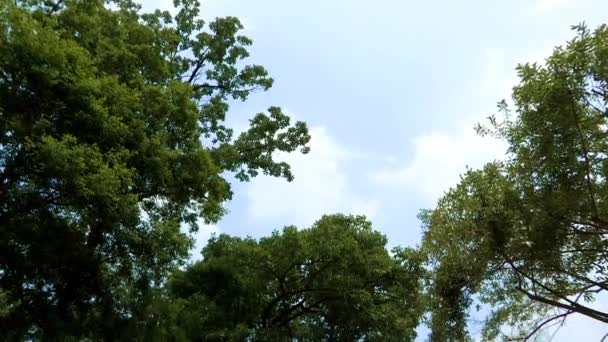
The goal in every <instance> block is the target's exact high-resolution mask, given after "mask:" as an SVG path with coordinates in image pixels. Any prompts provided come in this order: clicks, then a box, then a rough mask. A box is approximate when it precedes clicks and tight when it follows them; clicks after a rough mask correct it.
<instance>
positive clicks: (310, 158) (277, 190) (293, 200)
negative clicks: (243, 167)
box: [247, 126, 377, 227]
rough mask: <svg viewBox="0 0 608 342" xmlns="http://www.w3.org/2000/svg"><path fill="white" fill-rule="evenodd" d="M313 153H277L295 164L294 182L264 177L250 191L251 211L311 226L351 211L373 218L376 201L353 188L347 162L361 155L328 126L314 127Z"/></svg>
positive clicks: (258, 216) (255, 215)
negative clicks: (330, 130) (333, 133)
mask: <svg viewBox="0 0 608 342" xmlns="http://www.w3.org/2000/svg"><path fill="white" fill-rule="evenodd" d="M310 134H311V137H312V139H311V143H310V147H311V152H310V153H309V154H307V155H301V154H299V153H291V154H284V153H281V154H277V158H278V159H280V160H285V161H286V162H287V163H289V164H290V165H291V167H292V171H293V173H294V176H295V180H294V181H293V182H291V183H289V182H287V181H283V180H279V179H276V178H272V177H267V176H261V177H257V178H256V179H254V180H253V181H252V183H251V184H250V185H249V188H248V190H247V197H248V199H249V213H250V215H251V217H252V218H254V219H257V220H272V221H277V222H280V223H281V224H295V225H297V226H299V227H306V226H309V225H311V224H312V223H313V222H314V221H316V220H317V219H319V218H320V217H321V216H322V215H323V214H331V213H337V212H342V213H349V214H364V215H367V216H368V217H373V215H374V214H375V213H376V211H377V202H375V201H374V200H370V199H369V198H365V197H363V196H360V195H358V194H356V193H354V192H353V191H352V187H353V184H352V182H351V180H350V179H349V177H348V175H347V173H346V172H345V170H346V165H345V164H346V163H347V162H348V161H350V160H353V159H354V158H358V157H360V154H359V153H357V152H356V151H351V150H348V149H346V148H344V147H343V146H341V145H340V144H339V143H338V142H336V141H335V140H334V139H333V138H332V137H331V136H330V135H329V134H328V132H327V130H326V129H325V127H319V126H317V127H311V129H310Z"/></svg>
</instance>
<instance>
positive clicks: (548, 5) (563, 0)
mask: <svg viewBox="0 0 608 342" xmlns="http://www.w3.org/2000/svg"><path fill="white" fill-rule="evenodd" d="M571 2H572V1H571V0H538V1H536V3H535V8H536V10H537V11H538V12H541V13H547V12H551V11H556V10H560V9H564V8H566V7H568V5H569V4H570V3H571Z"/></svg>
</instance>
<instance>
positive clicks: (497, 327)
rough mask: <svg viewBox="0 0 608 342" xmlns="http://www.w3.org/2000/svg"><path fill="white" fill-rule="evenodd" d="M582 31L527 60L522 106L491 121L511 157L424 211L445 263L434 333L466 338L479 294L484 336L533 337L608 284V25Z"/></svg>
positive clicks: (438, 272)
mask: <svg viewBox="0 0 608 342" xmlns="http://www.w3.org/2000/svg"><path fill="white" fill-rule="evenodd" d="M575 29H576V31H577V32H578V35H577V36H576V37H575V38H574V39H573V40H571V41H570V42H568V43H567V44H566V46H564V47H559V48H556V49H555V50H554V52H553V54H552V55H551V56H550V57H549V58H548V59H547V60H546V62H545V63H544V64H542V65H539V64H525V65H521V66H519V67H518V72H519V77H520V78H521V83H520V84H519V85H518V86H516V87H515V88H514V90H513V106H512V108H514V113H513V110H512V109H510V108H511V107H509V106H507V104H506V103H505V102H503V103H501V104H500V106H499V108H500V109H501V112H502V113H503V114H504V115H503V116H504V119H502V120H499V119H497V118H496V117H491V118H490V121H491V124H492V127H491V128H483V127H480V131H481V133H482V134H483V133H491V134H495V135H496V136H498V137H500V138H502V139H504V140H505V141H506V142H507V143H508V145H509V149H508V159H507V160H506V161H504V162H495V163H491V164H488V165H487V166H486V167H484V168H483V169H481V170H470V171H469V172H467V173H466V174H465V175H464V176H463V178H462V181H461V182H460V184H458V186H456V187H455V188H453V189H451V190H450V191H449V192H448V193H446V195H445V196H444V197H443V198H442V199H441V200H440V201H439V203H438V205H437V208H436V209H434V210H432V211H427V212H424V213H423V215H422V217H423V221H424V222H425V224H426V227H427V230H426V233H425V236H424V243H423V248H424V250H425V251H426V252H427V253H428V254H429V256H430V262H431V265H432V267H433V269H434V271H435V272H434V282H433V286H432V289H431V297H432V298H433V300H431V303H432V305H431V306H432V316H433V320H432V328H433V333H432V334H433V336H435V337H436V338H437V339H438V340H448V339H450V338H449V337H450V336H452V337H455V338H454V340H460V338H461V337H462V338H463V337H464V336H465V332H466V331H465V328H466V324H465V322H466V318H467V309H468V308H469V306H470V305H471V304H472V303H473V296H474V295H476V296H477V298H479V300H480V301H481V302H483V303H486V304H488V305H489V306H490V307H491V309H492V312H491V314H490V315H489V317H488V320H487V322H486V325H485V330H484V337H485V338H486V339H495V338H497V337H499V336H502V337H503V338H507V337H506V336H504V335H503V333H502V332H501V328H502V327H505V326H506V325H508V326H512V327H516V328H517V327H518V328H521V329H519V330H517V331H515V333H514V334H511V336H509V337H510V338H522V339H528V338H530V337H532V336H533V335H534V334H535V333H536V332H538V331H539V330H540V329H542V328H544V327H546V326H548V325H551V324H555V323H558V324H559V323H561V322H563V320H564V319H566V318H567V317H568V316H569V315H571V314H574V313H576V314H581V315H585V316H587V317H590V318H592V319H595V320H597V321H600V322H604V323H608V310H605V309H602V310H600V309H597V308H594V307H592V306H591V305H589V304H590V303H591V302H592V301H593V299H594V298H595V297H596V296H597V295H598V294H602V293H605V292H606V291H607V290H608V278H607V275H606V267H607V265H608V259H607V258H608V254H607V251H608V240H607V237H608V182H607V179H606V174H607V172H608V140H607V139H606V137H607V134H608V131H607V127H608V125H607V124H608V116H607V115H608V111H607V107H606V106H607V101H608V27H607V26H601V27H599V28H598V29H597V30H595V31H593V32H591V31H590V30H588V29H587V28H586V27H584V26H578V27H576V28H575Z"/></svg>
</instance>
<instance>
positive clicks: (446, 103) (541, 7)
mask: <svg viewBox="0 0 608 342" xmlns="http://www.w3.org/2000/svg"><path fill="white" fill-rule="evenodd" d="M171 7H172V1H171V0H145V1H144V8H145V9H153V8H163V9H170V8H171ZM607 10H608V2H606V1H605V0H511V1H483V0H460V1H447V0H444V1H437V0H435V1H407V0H376V1H373V2H372V1H362V0H332V1H328V0H306V1H300V0H290V1H285V0H257V1H251V0H206V1H205V0H202V17H203V19H206V20H211V19H213V18H214V17H218V16H228V15H230V16H236V17H238V18H239V19H241V21H242V22H243V24H244V25H245V34H246V35H248V36H249V37H250V38H252V39H253V41H254V45H253V46H252V48H251V58H250V59H249V62H250V63H255V64H261V65H264V66H265V67H266V68H267V69H268V70H269V72H270V74H271V76H272V77H273V78H274V79H275V85H274V87H273V88H272V89H271V90H270V91H268V92H260V93H256V94H253V95H252V96H251V97H250V99H249V100H248V101H247V102H245V103H233V104H232V105H231V111H230V113H229V116H230V117H229V119H228V120H229V122H230V123H231V124H232V125H233V126H234V127H237V128H238V127H245V125H247V120H248V119H249V118H251V117H252V116H253V114H255V113H258V112H263V111H265V110H266V109H267V108H268V107H269V106H272V105H278V106H281V107H282V108H283V109H284V110H285V111H286V112H288V113H289V114H290V115H291V116H292V118H295V119H297V120H302V121H305V122H307V123H308V125H309V128H310V132H311V135H312V141H311V144H310V146H311V152H310V153H309V154H308V155H301V154H290V155H278V157H279V158H281V159H283V160H285V161H287V162H289V163H290V164H291V166H292V170H293V172H294V175H295V177H296V178H295V180H294V181H293V182H291V183H289V182H287V181H284V180H281V179H274V178H270V177H264V176H261V177H258V178H256V179H254V180H252V181H251V182H249V183H234V184H233V190H234V193H235V195H234V198H233V200H232V201H230V202H229V203H227V205H226V206H227V209H228V211H229V213H228V214H227V215H226V216H225V217H224V218H223V219H222V220H221V221H220V222H218V223H217V224H216V225H212V226H204V227H203V229H202V230H201V231H200V233H199V235H198V237H197V239H198V240H197V252H196V253H197V254H198V250H200V248H201V247H202V246H203V245H204V243H205V242H206V240H207V239H208V237H209V236H210V235H211V234H212V233H228V234H233V235H239V236H246V235H249V236H253V237H260V236H264V235H268V234H270V233H271V232H272V231H273V230H277V229H281V228H282V227H283V226H285V225H292V224H293V225H297V226H298V227H302V228H304V227H308V226H310V225H311V224H312V223H313V222H314V221H316V220H317V219H318V218H320V217H321V216H322V215H323V214H332V213H338V212H340V213H350V214H364V215H366V216H367V217H368V218H369V219H370V220H371V221H372V222H373V224H374V227H375V229H377V230H379V231H381V232H383V233H384V234H386V235H387V237H388V239H389V244H390V246H397V245H403V246H415V245H416V244H418V243H419V242H420V238H421V225H420V222H419V221H418V219H417V214H418V212H419V211H420V209H423V208H432V207H433V206H434V204H435V203H436V201H437V199H438V198H439V197H440V196H441V195H442V194H443V192H444V191H446V190H448V189H449V187H451V186H453V185H455V184H456V183H457V182H458V180H459V177H460V174H462V173H463V172H464V171H465V170H466V167H467V166H468V167H471V168H477V167H480V166H482V165H483V164H485V163H486V162H490V161H492V160H494V159H501V158H502V157H503V156H504V152H505V145H504V144H503V143H502V142H500V141H495V140H492V138H487V137H486V138H481V137H479V136H477V135H476V133H475V131H474V130H473V126H474V125H475V124H476V123H477V122H484V120H485V118H486V117H487V116H489V115H491V114H494V113H495V112H496V103H497V102H498V101H500V100H502V99H505V98H508V97H509V95H510V89H511V87H512V86H513V85H515V84H516V83H517V77H516V73H515V70H514V68H515V66H516V65H517V64H518V63H524V62H542V61H543V59H544V58H545V57H547V56H548V55H549V54H550V53H551V50H552V49H553V47H554V46H557V45H562V44H564V43H565V42H566V41H567V40H568V39H570V38H572V37H573V32H572V31H571V30H570V26H571V25H575V24H578V23H581V22H583V21H584V22H585V23H587V24H588V25H589V26H590V27H595V26H597V25H599V24H600V23H602V22H603V21H605V20H606V13H608V11H607ZM195 257H196V256H195ZM602 303H603V305H604V306H606V305H608V300H606V301H600V302H599V303H598V305H602ZM606 332H608V329H606V328H605V327H602V326H601V325H598V324H595V323H594V322H592V321H590V320H589V319H586V318H584V317H573V318H571V319H570V320H568V321H567V325H566V326H565V327H563V328H562V329H561V330H560V331H559V332H558V333H557V334H556V335H555V337H554V339H553V341H572V340H574V339H575V338H578V339H579V340H584V341H587V340H599V339H600V338H601V337H602V336H603V335H604V334H605V333H606Z"/></svg>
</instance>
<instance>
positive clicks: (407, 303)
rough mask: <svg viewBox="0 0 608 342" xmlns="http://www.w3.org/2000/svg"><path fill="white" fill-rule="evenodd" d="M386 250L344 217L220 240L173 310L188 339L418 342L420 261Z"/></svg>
mask: <svg viewBox="0 0 608 342" xmlns="http://www.w3.org/2000/svg"><path fill="white" fill-rule="evenodd" d="M385 245H386V238H385V237H384V236H383V235H381V234H380V233H378V232H375V231H373V230H372V229H371V225H370V223H369V222H368V221H366V220H365V219H364V218H363V217H353V216H343V215H334V216H324V217H323V218H322V219H321V220H319V221H318V222H317V223H315V224H314V225H313V226H312V227H311V228H309V229H305V230H297V229H296V228H295V227H286V228H285V229H283V231H282V232H280V233H279V232H275V233H273V234H272V236H270V237H267V238H262V239H260V240H259V241H257V240H254V239H250V238H245V239H242V238H236V237H230V236H227V235H220V236H218V237H215V238H212V239H211V240H210V241H209V244H208V245H207V246H206V247H205V248H204V250H203V260H202V261H200V262H198V263H196V264H194V265H192V266H191V267H189V268H188V269H187V270H185V271H183V272H178V273H176V274H175V275H174V277H173V278H172V279H171V281H170V290H171V294H172V296H173V297H174V298H175V299H173V300H172V301H173V302H174V303H183V307H182V309H183V312H182V313H180V317H181V318H180V321H179V322H180V325H181V326H182V327H183V328H184V331H185V333H186V335H187V336H188V337H189V338H190V339H195V338H202V339H203V340H210V341H214V340H244V339H245V338H248V339H251V340H262V341H266V340H272V341H287V340H292V338H294V337H297V339H298V340H299V341H325V340H327V341H359V340H365V341H393V340H394V341H403V340H407V341H410V340H413V339H414V337H415V328H416V327H417V325H418V323H419V319H420V316H421V312H422V305H421V301H420V295H419V294H420V291H421V286H422V282H421V281H422V279H423V276H424V271H423V268H422V258H421V255H420V254H419V253H418V252H416V251H414V250H410V249H395V250H394V251H393V254H394V255H393V256H392V257H391V256H390V255H389V254H388V252H387V251H386V249H385ZM179 305H182V304H179Z"/></svg>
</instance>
